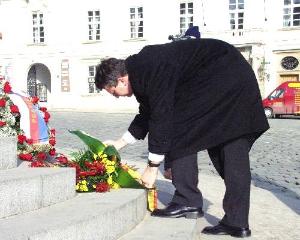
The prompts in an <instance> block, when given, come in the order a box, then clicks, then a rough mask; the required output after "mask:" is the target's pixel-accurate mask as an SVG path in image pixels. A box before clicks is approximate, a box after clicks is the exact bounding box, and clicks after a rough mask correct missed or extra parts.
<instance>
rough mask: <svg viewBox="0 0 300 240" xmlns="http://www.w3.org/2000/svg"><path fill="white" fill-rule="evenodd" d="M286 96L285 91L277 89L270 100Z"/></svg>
mask: <svg viewBox="0 0 300 240" xmlns="http://www.w3.org/2000/svg"><path fill="white" fill-rule="evenodd" d="M283 94H284V89H276V90H275V91H274V92H273V93H272V94H271V95H270V96H269V99H270V100H272V99H276V98H282V97H283Z"/></svg>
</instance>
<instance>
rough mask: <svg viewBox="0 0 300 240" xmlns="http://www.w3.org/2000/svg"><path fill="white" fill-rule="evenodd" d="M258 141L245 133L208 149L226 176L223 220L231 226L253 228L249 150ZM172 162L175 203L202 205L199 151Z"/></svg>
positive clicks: (169, 162) (218, 169) (218, 168)
mask: <svg viewBox="0 0 300 240" xmlns="http://www.w3.org/2000/svg"><path fill="white" fill-rule="evenodd" d="M254 141H255V138H254V137H252V136H245V137H241V138H238V139H235V140H232V141H229V142H226V143H224V144H221V145H218V146H216V147H213V148H211V149H208V154H209V156H210V159H211V161H212V163H213V165H214V167H215V168H216V170H217V171H218V173H219V175H220V176H221V177H222V178H223V179H224V183H225V187H226V192H225V196H224V199H223V209H224V212H225V215H224V217H223V219H222V220H221V222H222V223H224V224H226V225H229V226H234V227H249V223H248V218H249V207H250V185H251V173H250V163H249V151H250V149H251V147H252V144H253V143H254ZM168 164H170V165H171V168H172V178H173V179H172V182H173V184H174V186H175V188H176V191H175V194H174V197H173V199H172V202H176V203H179V204H183V205H186V206H195V207H202V205H203V199H202V194H201V192H200V190H199V189H198V188H197V184H198V165H197V154H192V155H189V156H185V157H183V158H178V159H175V160H173V161H168ZM204 184H209V183H204Z"/></svg>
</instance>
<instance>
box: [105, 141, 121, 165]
mask: <svg viewBox="0 0 300 240" xmlns="http://www.w3.org/2000/svg"><path fill="white" fill-rule="evenodd" d="M104 154H106V155H107V156H109V157H110V156H116V158H117V160H118V162H120V161H121V156H120V154H119V152H118V150H117V149H116V148H115V147H114V146H112V145H108V146H107V147H106V148H105V149H104Z"/></svg>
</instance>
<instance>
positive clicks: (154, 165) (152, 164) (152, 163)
mask: <svg viewBox="0 0 300 240" xmlns="http://www.w3.org/2000/svg"><path fill="white" fill-rule="evenodd" d="M148 166H149V167H159V166H160V163H154V162H152V161H150V160H148Z"/></svg>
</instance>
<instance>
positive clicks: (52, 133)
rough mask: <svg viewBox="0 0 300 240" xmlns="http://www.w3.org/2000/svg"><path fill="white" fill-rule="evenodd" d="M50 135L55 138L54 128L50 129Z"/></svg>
mask: <svg viewBox="0 0 300 240" xmlns="http://www.w3.org/2000/svg"><path fill="white" fill-rule="evenodd" d="M50 134H51V135H52V136H53V137H54V136H55V129H54V128H52V129H50Z"/></svg>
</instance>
